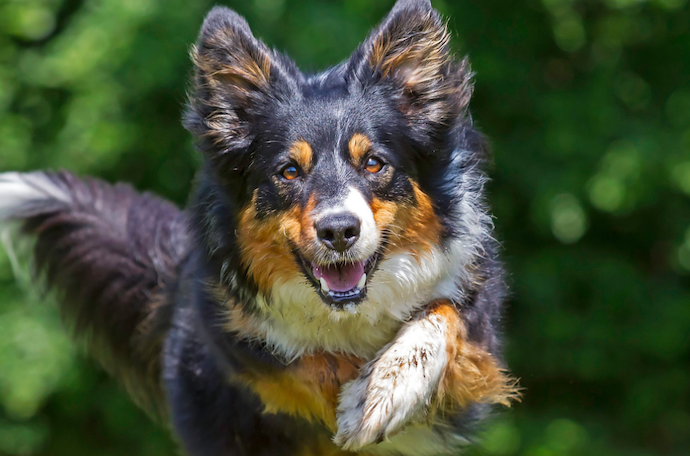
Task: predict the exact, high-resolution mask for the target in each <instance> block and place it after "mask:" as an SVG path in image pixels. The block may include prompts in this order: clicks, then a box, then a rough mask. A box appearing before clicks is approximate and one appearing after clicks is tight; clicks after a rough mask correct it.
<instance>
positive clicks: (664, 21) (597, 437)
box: [0, 0, 690, 456]
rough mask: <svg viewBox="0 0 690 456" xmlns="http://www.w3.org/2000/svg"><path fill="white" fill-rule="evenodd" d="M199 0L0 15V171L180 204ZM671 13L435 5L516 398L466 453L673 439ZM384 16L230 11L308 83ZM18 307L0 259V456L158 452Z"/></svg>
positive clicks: (343, 11)
mask: <svg viewBox="0 0 690 456" xmlns="http://www.w3.org/2000/svg"><path fill="white" fill-rule="evenodd" d="M214 3H215V2H212V1H210V0H200V1H195V2H186V1H181V0H168V1H165V2H163V1H160V0H91V1H84V0H2V1H0V169H1V170H28V169H35V168H68V169H71V170H74V171H77V172H79V173H84V174H87V173H88V174H95V175H100V176H102V177H104V178H106V179H110V180H126V181H129V182H132V183H133V184H135V185H136V186H138V187H139V188H141V189H147V190H153V191H156V192H158V193H160V194H163V195H165V196H168V197H170V198H172V199H174V200H175V201H177V202H178V203H184V202H185V200H186V198H187V194H188V190H189V187H190V182H191V179H192V176H193V174H194V170H195V169H196V167H197V165H198V158H197V157H196V156H195V154H194V153H193V147H192V143H191V139H190V138H189V135H188V134H187V133H186V132H185V131H184V130H183V129H182V127H181V126H180V122H179V120H180V113H181V106H182V104H183V102H184V100H185V88H186V86H187V79H188V76H189V74H190V64H189V60H188V57H187V52H188V49H189V45H190V43H192V42H193V41H194V39H195V35H196V32H197V29H198V27H199V25H200V24H201V21H202V19H203V15H204V13H205V12H206V11H207V10H208V9H209V8H210V7H211V6H212V5H213V4H214ZM687 3H688V2H687V0H541V1H540V0H529V1H518V0H516V1H511V2H508V1H500V0H483V1H481V2H479V1H477V2H470V1H451V0H435V1H434V4H435V5H436V7H437V8H438V9H439V10H441V11H442V12H443V13H444V14H446V15H447V16H449V17H450V22H449V25H450V27H451V28H452V29H453V30H454V31H455V40H454V45H455V46H456V50H457V51H458V53H459V54H465V53H467V54H469V55H470V57H471V60H472V62H473V65H474V69H475V71H476V72H477V84H476V95H475V99H474V102H473V107H472V110H473V113H474V117H475V120H476V121H477V123H478V124H479V125H480V126H481V127H482V129H483V130H484V131H485V132H486V133H487V134H488V135H489V136H490V137H491V139H492V142H493V144H494V152H495V167H494V169H493V170H492V176H493V179H494V180H493V183H492V185H491V201H492V205H493V207H494V210H495V214H496V216H497V218H496V225H497V230H498V237H499V239H501V240H503V244H504V247H505V258H506V262H507V263H508V267H509V270H510V271H511V277H510V280H511V282H512V285H513V292H514V296H513V299H512V301H511V303H510V306H509V309H508V313H507V319H506V321H505V328H506V332H507V358H508V361H509V364H510V366H511V367H512V369H513V370H514V371H515V373H516V374H517V375H518V376H520V377H521V378H522V385H523V386H524V387H525V388H526V390H525V398H524V402H523V403H522V404H519V405H516V406H515V407H514V409H513V410H511V411H508V412H507V413H504V414H502V415H499V417H498V418H497V419H496V420H495V421H494V422H493V423H492V424H491V425H490V426H488V427H487V429H486V432H485V440H484V444H483V445H482V446H481V447H479V448H476V449H474V450H472V453H473V454H477V455H479V454H481V455H501V456H505V455H524V456H552V455H553V456H556V455H598V454H601V455H608V456H611V455H621V456H646V455H653V454H665V455H681V454H687V449H688V448H690V408H689V405H690V344H689V341H690V339H689V337H688V334H690V285H689V283H690V282H689V281H688V278H689V275H690V204H689V199H688V198H689V197H690V153H688V150H689V149H690V86H689V85H688V76H687V75H688V71H687V68H688V65H690V9H689V8H688V5H687ZM391 4H392V0H376V1H372V0H369V1H365V0H347V1H338V2H335V1H333V2H323V1H318V0H246V1H243V2H240V1H235V2H232V3H231V4H230V6H232V7H234V8H236V9H237V10H238V11H239V12H240V13H241V14H243V15H245V16H246V17H247V18H248V20H249V22H250V24H252V26H253V28H254V30H255V32H256V34H257V35H258V36H261V37H263V38H264V39H265V40H266V41H267V42H268V43H269V44H271V45H274V46H276V47H278V48H279V49H282V50H285V51H287V52H288V53H289V54H290V55H292V56H293V57H294V58H295V59H296V60H297V62H298V64H299V65H301V67H302V68H305V69H313V70H316V69H320V68H324V67H325V66H327V65H330V64H333V63H336V62H338V61H340V60H342V59H344V58H346V56H347V55H348V53H349V52H351V51H352V50H353V49H354V47H355V46H356V45H357V43H358V42H359V41H361V40H362V39H363V38H364V36H365V35H366V32H367V30H368V29H369V28H370V27H371V26H372V25H374V24H375V23H376V21H378V20H379V19H380V18H381V17H382V16H383V14H385V12H386V11H387V9H388V8H389V7H390V6H391ZM0 251H2V250H0ZM27 301H32V302H30V303H29V302H27ZM35 301H37V299H33V298H32V299H30V300H27V298H26V297H25V294H24V293H23V292H22V291H20V289H19V288H18V287H17V285H16V282H15V279H14V278H13V274H12V270H11V267H10V261H9V258H8V257H6V256H5V254H4V253H0V455H3V454H6V455H30V454H32V455H62V454H64V455H67V454H69V455H72V456H78V455H82V454H83V455H91V456H94V455H99V456H100V455H102V456H105V455H113V456H114V455H125V454H126V455H131V456H155V455H164V454H166V455H170V454H174V452H175V450H173V448H174V445H173V444H172V443H171V441H170V440H169V438H168V437H167V433H166V430H165V429H159V428H157V427H155V426H154V425H153V424H150V423H149V421H148V420H147V418H146V417H145V416H143V415H142V414H141V413H140V412H139V411H137V410H136V409H135V408H134V407H133V406H132V405H131V404H130V403H129V402H128V400H127V399H126V398H125V396H124V395H123V393H122V392H121V390H120V389H119V388H118V387H117V386H116V385H114V384H113V382H111V381H110V380H108V379H107V378H106V376H105V375H104V374H102V373H101V372H100V370H99V369H98V368H97V367H96V366H94V365H93V364H92V363H91V362H89V361H86V360H85V359H84V358H83V356H82V355H80V353H81V352H80V350H76V349H72V348H70V347H71V345H70V344H69V343H68V341H67V337H66V335H65V332H64V331H63V330H62V329H61V325H60V323H59V319H58V318H57V315H56V314H57V312H56V311H55V309H54V307H53V306H45V305H38V304H36V303H35Z"/></svg>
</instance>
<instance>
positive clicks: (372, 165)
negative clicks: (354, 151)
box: [364, 157, 383, 173]
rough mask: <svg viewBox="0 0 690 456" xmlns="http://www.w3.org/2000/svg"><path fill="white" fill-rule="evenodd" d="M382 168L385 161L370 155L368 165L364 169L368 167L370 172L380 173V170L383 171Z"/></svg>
mask: <svg viewBox="0 0 690 456" xmlns="http://www.w3.org/2000/svg"><path fill="white" fill-rule="evenodd" d="M381 168H383V162H382V161H381V160H379V159H378V158H374V157H369V159H368V160H367V163H366V165H364V169H366V170H367V171H369V172H370V173H378V172H379V171H381Z"/></svg>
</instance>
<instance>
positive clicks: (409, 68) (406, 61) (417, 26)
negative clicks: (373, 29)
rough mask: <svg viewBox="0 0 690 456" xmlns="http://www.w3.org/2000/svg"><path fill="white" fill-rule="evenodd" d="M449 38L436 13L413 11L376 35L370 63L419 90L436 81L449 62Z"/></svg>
mask: <svg viewBox="0 0 690 456" xmlns="http://www.w3.org/2000/svg"><path fill="white" fill-rule="evenodd" d="M413 32H414V33H413ZM449 41H450V34H449V33H448V30H447V29H446V27H445V26H444V25H443V24H442V23H441V22H440V20H439V19H438V18H437V17H436V15H435V13H431V12H430V13H429V14H428V15H426V16H418V15H414V16H411V17H409V18H408V20H399V21H398V22H397V23H395V24H393V26H392V29H386V30H383V31H382V32H381V33H380V34H379V35H378V36H377V37H376V38H375V40H374V43H373V47H372V51H371V53H370V55H369V64H370V65H371V66H372V67H374V68H378V69H379V71H380V72H381V74H382V75H383V77H387V76H389V75H391V76H394V77H399V78H400V79H402V81H403V82H404V83H405V85H406V86H407V87H408V89H410V90H415V91H418V89H419V88H421V87H424V86H428V85H429V84H432V83H435V82H437V81H436V79H437V78H438V76H439V75H440V74H441V73H442V69H443V67H444V65H446V64H447V63H448V62H449V54H448V49H447V48H448V42H449ZM415 88H417V89H415Z"/></svg>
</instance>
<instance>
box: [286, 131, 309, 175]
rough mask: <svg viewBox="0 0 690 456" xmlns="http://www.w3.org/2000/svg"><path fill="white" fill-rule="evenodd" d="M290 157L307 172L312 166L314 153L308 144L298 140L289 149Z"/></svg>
mask: <svg viewBox="0 0 690 456" xmlns="http://www.w3.org/2000/svg"><path fill="white" fill-rule="evenodd" d="M290 157H292V159H293V160H295V162H296V163H297V164H298V165H299V166H300V168H302V169H303V170H304V171H305V172H309V171H310V170H311V167H312V165H313V159H314V152H313V151H312V148H311V146H310V145H309V143H308V142H306V141H305V140H303V139H299V140H297V141H295V142H294V143H293V144H292V147H290Z"/></svg>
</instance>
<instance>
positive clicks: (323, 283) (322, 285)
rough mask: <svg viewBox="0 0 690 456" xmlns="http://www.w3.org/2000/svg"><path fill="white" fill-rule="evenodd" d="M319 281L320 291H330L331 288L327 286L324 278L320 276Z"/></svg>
mask: <svg viewBox="0 0 690 456" xmlns="http://www.w3.org/2000/svg"><path fill="white" fill-rule="evenodd" d="M319 282H321V291H323V292H324V293H328V292H329V291H331V289H330V288H328V283H326V279H324V278H323V277H321V279H319Z"/></svg>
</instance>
